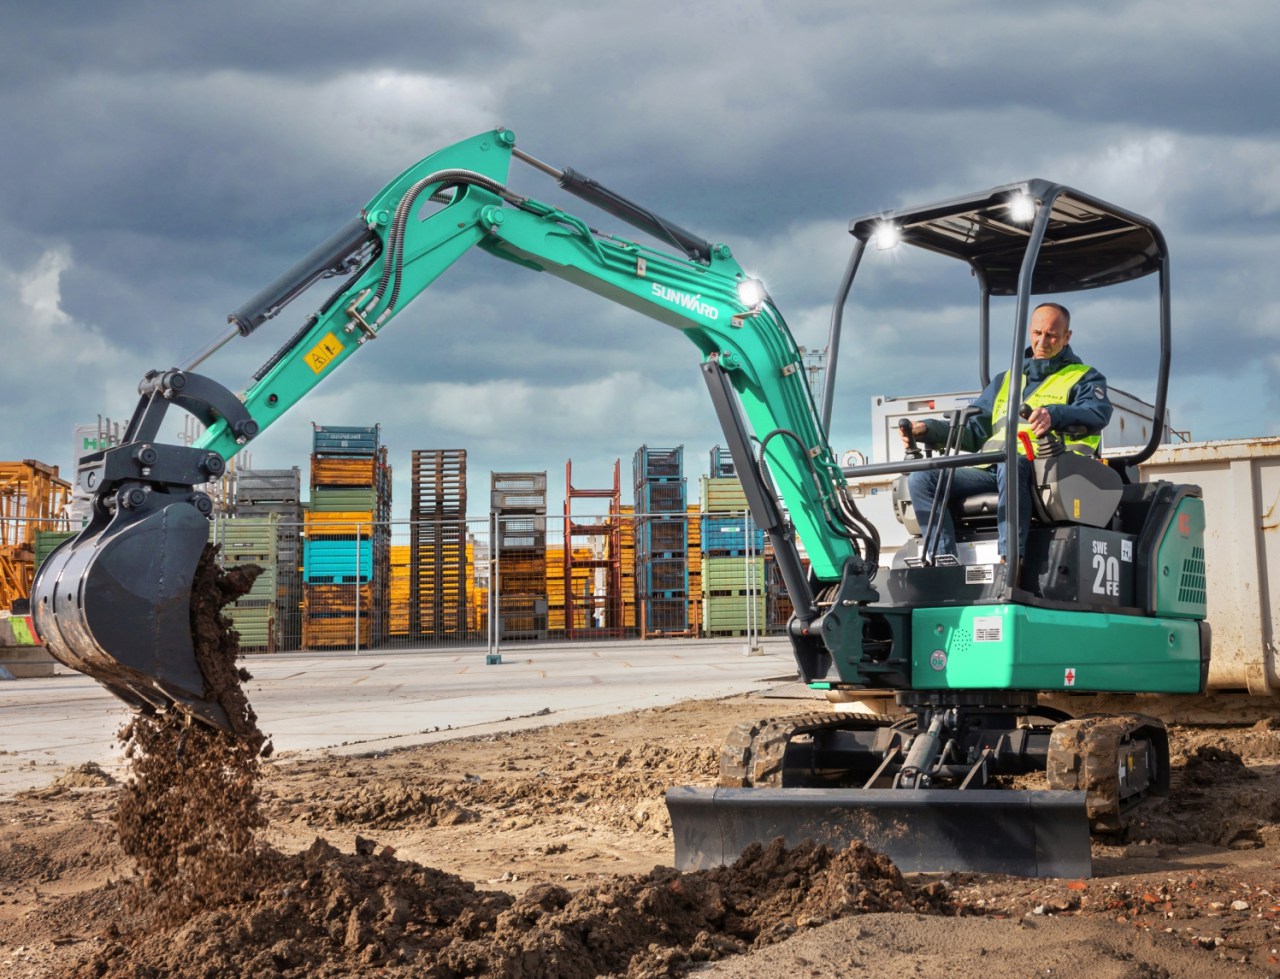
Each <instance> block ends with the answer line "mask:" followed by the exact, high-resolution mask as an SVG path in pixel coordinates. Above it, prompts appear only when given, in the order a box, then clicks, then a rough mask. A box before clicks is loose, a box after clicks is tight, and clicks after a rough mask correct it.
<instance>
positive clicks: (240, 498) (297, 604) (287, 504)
mask: <svg viewBox="0 0 1280 979" xmlns="http://www.w3.org/2000/svg"><path fill="white" fill-rule="evenodd" d="M233 483H234V489H233V490H232V491H231V493H230V494H229V495H230V499H231V503H232V507H233V510H234V513H235V519H236V520H237V521H240V522H241V523H242V525H243V522H244V521H255V520H257V521H268V520H269V519H271V518H274V520H273V523H274V527H275V534H276V536H275V548H274V551H272V552H271V556H270V558H269V560H270V562H271V568H272V571H271V574H272V575H273V576H274V578H275V602H274V612H273V616H274V618H273V621H272V623H271V629H270V632H271V635H272V637H273V638H272V641H271V644H270V645H271V649H270V650H269V651H271V652H274V651H276V650H281V649H297V648H298V647H299V645H300V643H301V640H302V473H301V472H300V471H299V469H298V467H297V466H294V467H292V468H290V469H237V470H236V471H235V473H234V480H233ZM246 526H247V525H246ZM241 533H242V534H243V533H247V531H244V530H242V531H241ZM264 553H265V552H264ZM222 560H223V566H224V567H225V566H228V565H230V564H232V563H234V562H232V561H230V560H229V558H228V555H227V552H226V549H225V548H224V549H223V556H222ZM264 574H265V572H264ZM261 586H262V579H259V581H258V582H257V583H255V585H254V593H256V592H257V591H258V590H259V588H260V587H261ZM254 593H250V594H249V595H246V596H245V597H244V598H242V599H240V600H239V601H237V602H236V603H235V605H234V606H232V609H233V612H232V617H233V619H234V618H235V616H236V615H239V614H241V613H240V612H236V611H234V610H236V609H247V608H252V607H254V606H252V605H247V604H246V603H250V602H256V601H258V599H256V598H255V597H254ZM245 614H248V613H247V612H246V613H245ZM250 617H251V616H250ZM259 631H261V630H259ZM246 636H247V633H246V632H245V631H243V630H242V631H241V635H240V645H241V648H242V649H245V648H248V647H247V646H246Z"/></svg>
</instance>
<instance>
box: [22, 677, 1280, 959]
mask: <svg viewBox="0 0 1280 979" xmlns="http://www.w3.org/2000/svg"><path fill="white" fill-rule="evenodd" d="M805 706H806V707H807V706H808V705H805ZM776 708H777V704H776V702H766V701H763V700H758V699H753V698H732V699H728V700H723V701H712V702H689V703H685V704H680V705H677V706H674V707H669V708H661V709H658V710H651V711H638V712H635V713H631V714H627V715H623V716H621V717H614V718H609V719H608V720H607V721H604V720H602V721H595V722H592V721H581V722H575V723H572V724H565V725H560V726H558V727H548V728H542V729H539V730H534V731H528V732H522V733H514V734H505V735H497V736H490V737H482V738H471V739H463V740H458V741H452V742H444V743H440V744H435V745H429V746H424V747H419V748H413V749H409V750H406V751H402V752H395V753H388V754H381V755H376V756H370V757H360V758H351V757H344V758H339V757H331V756H327V755H322V756H312V757H305V758H296V757H295V758H278V759H274V760H272V761H270V762H267V763H264V765H263V772H262V777H261V782H260V786H261V789H260V791H261V807H262V812H263V813H264V814H265V816H266V817H267V822H268V826H267V828H266V829H265V830H264V831H263V832H261V833H260V834H259V837H260V839H261V840H262V841H263V843H264V844H265V846H264V848H263V850H262V852H261V853H260V855H259V859H258V860H257V861H256V862H255V863H254V865H253V866H252V867H251V868H250V870H249V871H248V872H247V873H246V875H245V877H244V878H243V881H242V886H241V888H240V889H239V890H238V891H236V892H234V893H230V894H223V895H222V896H221V897H220V898H219V899H218V900H217V901H208V900H206V901H204V902H203V903H200V902H196V903H195V905H194V906H193V907H192V908H191V909H190V913H189V914H188V915H186V917H185V920H181V921H178V922H175V923H168V924H165V923H160V924H156V923H154V922H148V921H144V920H143V918H142V917H140V916H139V915H138V914H137V913H136V912H135V911H133V910H132V909H131V908H130V907H129V906H128V901H129V900H130V897H131V895H133V894H134V893H135V892H136V888H137V880H138V876H139V869H138V868H139V864H138V863H137V862H136V861H135V860H134V859H131V858H130V857H129V856H128V855H127V854H125V853H124V852H123V850H122V849H121V847H120V842H119V833H118V831H117V829H116V827H115V825H114V821H115V819H116V816H117V813H118V811H119V807H120V798H121V792H122V789H121V787H119V786H113V785H111V784H107V783H108V782H109V780H108V779H107V778H106V777H105V776H103V775H102V774H101V773H100V772H99V773H97V774H96V775H95V774H94V772H93V771H92V769H86V770H75V771H71V772H68V773H67V774H66V775H65V776H64V777H63V778H61V779H58V780H57V781H56V782H55V783H53V785H51V786H50V787H49V788H47V789H45V790H41V791H38V792H31V793H25V794H23V795H20V796H18V797H16V798H12V799H7V800H0V815H3V817H4V825H3V829H0V840H2V841H3V842H2V843H0V963H3V964H4V965H6V966H9V967H10V970H11V974H13V975H17V976H50V975H67V976H85V975H106V976H233V975H236V976H239V975H265V976H271V975H279V976H344V975H364V974H370V973H371V972H372V971H373V970H375V969H376V970H377V972H376V974H383V975H404V976H409V975H414V976H591V975H608V974H613V975H618V976H664V975H677V974H679V973H680V972H681V971H682V970H688V969H690V968H692V969H694V970H696V974H697V975H703V974H711V975H717V976H719V975H725V976H753V977H769V976H781V975H783V974H785V975H786V976H787V977H788V979H795V977H800V976H803V977H808V976H832V977H834V976H836V975H851V974H852V975H859V974H863V975H897V974H913V975H919V976H943V975H947V976H958V977H961V979H966V977H974V979H976V977H979V976H981V977H984V979H991V977H996V976H1027V975H1052V976H1060V975H1099V976H1135V977H1137V976H1188V977H1190V976H1204V975H1215V976H1237V975H1239V976H1270V975H1280V963H1278V962H1277V959H1278V958H1280V957H1278V956H1277V954H1276V953H1275V952H1274V951H1272V950H1273V949H1275V948H1277V947H1278V943H1280V873H1277V866H1278V865H1280V818H1278V816H1277V803H1278V800H1280V774H1278V772H1280V745H1278V744H1277V732H1276V731H1274V730H1271V729H1269V728H1268V727H1266V726H1260V727H1255V728H1241V729H1207V730H1206V729H1194V728H1175V729H1173V731H1172V735H1173V742H1174V745H1175V752H1176V763H1175V764H1176V769H1175V773H1174V776H1175V783H1176V785H1175V794H1174V795H1173V796H1172V797H1171V798H1170V799H1169V800H1167V801H1165V802H1164V803H1163V804H1161V805H1158V806H1155V807H1152V808H1151V809H1150V810H1149V811H1148V812H1147V813H1145V817H1144V823H1145V828H1144V829H1143V831H1142V832H1140V833H1139V834H1138V838H1136V839H1134V840H1132V841H1129V842H1127V843H1123V844H1116V845H1106V846H1103V845H1099V846H1096V847H1095V853H1094V866H1095V873H1096V876H1095V877H1094V878H1093V879H1091V880H1088V881H1066V880H1052V881H1035V880H1023V879H1018V878H1005V877H992V876H976V875H968V874H953V875H946V876H941V877H930V878H916V879H911V880H906V881H904V880H902V879H900V878H899V877H898V875H897V874H896V871H894V870H893V869H892V868H891V867H889V866H887V865H885V864H884V863H883V862H881V861H877V860H876V859H875V858H874V857H872V856H871V855H870V854H867V853H865V852H858V851H852V852H849V853H844V854H835V855H833V854H830V853H826V852H823V851H815V850H806V849H800V850H797V851H794V852H792V853H782V852H779V851H777V850H769V851H767V852H762V853H759V854H755V855H753V856H752V858H751V859H749V860H747V861H745V862H744V864H743V865H741V866H739V867H736V868H733V869H731V870H721V871H715V872H710V873H699V874H685V875H678V874H676V873H675V872H674V871H671V870H669V869H663V865H665V864H668V863H669V862H670V860H671V853H672V843H671V839H670V835H669V824H668V821H667V818H666V811H665V807H664V806H663V804H662V792H663V791H664V790H665V788H666V787H667V786H668V785H673V784H702V785H710V784H713V783H714V780H715V762H714V759H715V755H716V746H717V742H718V740H719V738H720V736H721V733H722V732H726V731H728V729H729V728H730V727H731V726H732V725H733V723H734V722H736V721H739V720H742V719H745V718H748V717H753V716H763V715H764V714H769V713H776V712H777V709H776ZM957 913H959V914H962V915H963V918H962V919H960V920H957V919H956V917H955V915H956V914H957ZM957 929H958V930H957ZM774 946H776V947H774ZM858 969H862V970H864V971H862V972H859V971H858ZM1050 969H1051V970H1052V971H1049V970H1050Z"/></svg>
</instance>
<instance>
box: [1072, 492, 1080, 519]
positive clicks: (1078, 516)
mask: <svg viewBox="0 0 1280 979" xmlns="http://www.w3.org/2000/svg"><path fill="white" fill-rule="evenodd" d="M1072 509H1073V510H1075V518H1076V519H1077V520H1079V519H1080V500H1079V498H1078V497H1077V498H1076V500H1075V506H1074V507H1073V508H1072Z"/></svg>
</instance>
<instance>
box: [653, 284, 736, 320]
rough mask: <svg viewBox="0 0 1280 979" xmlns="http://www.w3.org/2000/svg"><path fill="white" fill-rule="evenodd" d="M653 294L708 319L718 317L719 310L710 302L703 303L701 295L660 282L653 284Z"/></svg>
mask: <svg viewBox="0 0 1280 979" xmlns="http://www.w3.org/2000/svg"><path fill="white" fill-rule="evenodd" d="M653 294H654V295H655V296H657V297H658V298H659V299H661V300H664V301H665V302H669V303H671V305H673V306H682V307H684V308H685V309H688V310H692V311H693V312H695V313H697V314H698V315H699V316H705V317H706V318H707V319H709V320H716V319H719V318H720V310H718V309H716V307H714V306H712V305H711V304H710V303H704V302H703V301H702V297H701V296H698V295H694V294H692V293H688V292H681V291H680V290H678V289H672V288H671V287H670V286H664V285H663V284H662V283H660V282H655V283H654V284H653Z"/></svg>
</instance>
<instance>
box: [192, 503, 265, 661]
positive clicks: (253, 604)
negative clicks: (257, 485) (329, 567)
mask: <svg viewBox="0 0 1280 979" xmlns="http://www.w3.org/2000/svg"><path fill="white" fill-rule="evenodd" d="M279 520H280V518H279V516H278V515H277V514H274V513H269V514H265V515H259V516H246V517H239V516H235V517H223V518H222V519H219V520H215V521H214V522H213V523H211V524H210V525H209V539H210V541H211V542H212V543H214V544H217V545H218V548H219V553H220V555H221V559H222V566H223V567H224V568H238V567H243V566H245V565H250V564H251V565H257V566H258V567H259V568H261V569H262V570H261V572H260V573H259V574H258V577H257V578H255V579H254V582H253V587H252V588H250V589H249V592H248V593H247V594H245V595H242V596H241V597H240V598H238V599H236V601H235V602H234V603H232V604H231V605H229V606H227V608H225V609H223V614H224V615H226V616H227V617H228V618H229V619H230V620H231V624H232V626H233V627H234V628H235V630H236V632H237V633H238V634H239V637H240V639H239V643H240V649H241V651H242V652H254V653H274V652H275V651H276V649H277V648H278V645H277V640H278V631H279V622H278V618H277V608H278V606H277V594H276V590H277V585H278V581H279V575H278V561H277V557H276V533H277V530H276V527H277V525H278V524H279Z"/></svg>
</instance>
